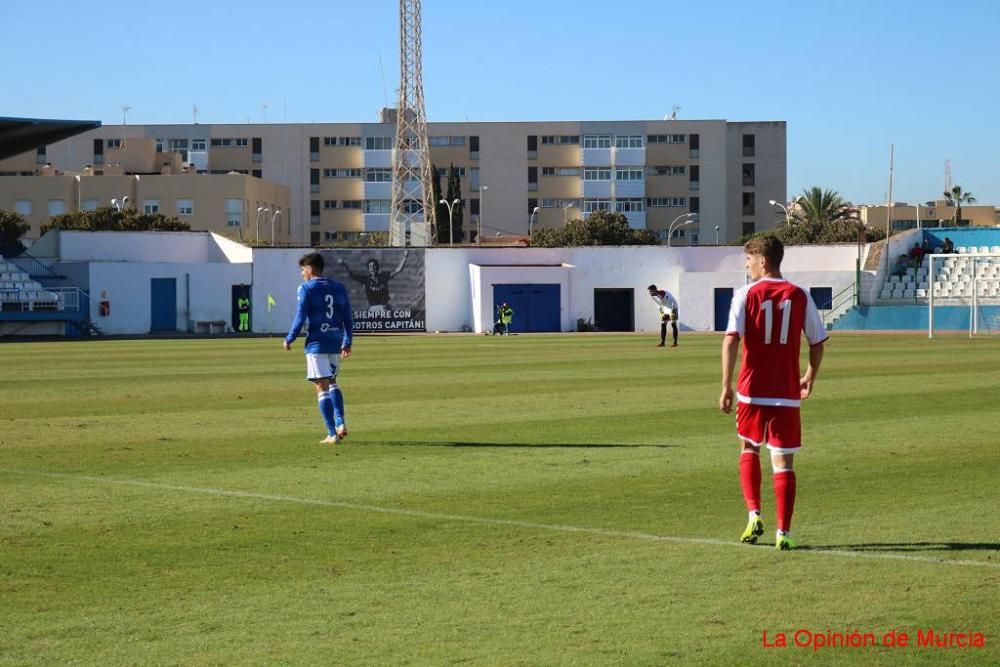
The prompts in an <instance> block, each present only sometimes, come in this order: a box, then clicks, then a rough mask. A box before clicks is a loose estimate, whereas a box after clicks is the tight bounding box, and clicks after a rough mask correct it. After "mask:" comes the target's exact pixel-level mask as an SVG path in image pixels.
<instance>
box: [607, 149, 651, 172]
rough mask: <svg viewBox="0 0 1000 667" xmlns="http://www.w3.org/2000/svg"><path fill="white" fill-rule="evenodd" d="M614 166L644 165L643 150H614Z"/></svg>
mask: <svg viewBox="0 0 1000 667" xmlns="http://www.w3.org/2000/svg"><path fill="white" fill-rule="evenodd" d="M614 164H615V165H616V166H619V167H624V166H642V165H645V164H646V149H645V148H616V149H615V161H614Z"/></svg>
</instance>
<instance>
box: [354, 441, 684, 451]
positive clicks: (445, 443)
mask: <svg viewBox="0 0 1000 667" xmlns="http://www.w3.org/2000/svg"><path fill="white" fill-rule="evenodd" d="M365 444H367V445H387V446H389V447H503V448H515V447H516V448H520V449H526V448H529V447H531V448H539V449H549V448H566V449H618V448H641V449H645V448H658V449H666V448H673V447H677V446H678V445H636V444H631V445H625V444H619V445H616V444H607V443H600V444H593V445H590V444H584V443H576V444H574V443H564V442H461V441H453V440H432V441H420V440H409V441H406V442H404V441H401V440H366V441H365Z"/></svg>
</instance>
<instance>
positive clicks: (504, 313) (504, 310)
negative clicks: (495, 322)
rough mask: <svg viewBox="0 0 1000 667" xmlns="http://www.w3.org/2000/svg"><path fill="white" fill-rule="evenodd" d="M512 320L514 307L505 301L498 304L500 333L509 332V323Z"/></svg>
mask: <svg viewBox="0 0 1000 667" xmlns="http://www.w3.org/2000/svg"><path fill="white" fill-rule="evenodd" d="M513 321H514V309H513V308H511V307H510V305H508V304H506V303H502V304H500V334H501V335H504V336H505V335H507V334H509V333H510V323H511V322H513Z"/></svg>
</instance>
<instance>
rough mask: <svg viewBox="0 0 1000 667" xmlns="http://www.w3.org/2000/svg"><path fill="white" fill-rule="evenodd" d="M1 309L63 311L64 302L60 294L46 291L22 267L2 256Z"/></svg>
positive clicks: (0, 259)
mask: <svg viewBox="0 0 1000 667" xmlns="http://www.w3.org/2000/svg"><path fill="white" fill-rule="evenodd" d="M0 307H2V308H3V309H4V310H16V309H19V310H35V309H36V308H39V309H43V308H44V309H56V310H62V308H63V301H62V299H61V298H60V296H59V294H57V293H56V292H50V291H49V290H46V289H44V288H43V287H42V284H41V283H40V282H38V281H37V280H32V279H31V278H30V277H29V276H28V274H27V273H25V272H24V271H22V270H21V267H19V266H17V265H16V264H13V263H10V262H8V261H7V260H5V259H3V257H2V256H0Z"/></svg>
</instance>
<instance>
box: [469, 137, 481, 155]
mask: <svg viewBox="0 0 1000 667" xmlns="http://www.w3.org/2000/svg"><path fill="white" fill-rule="evenodd" d="M469 157H472V158H477V157H479V136H478V135H472V136H470V137H469Z"/></svg>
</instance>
